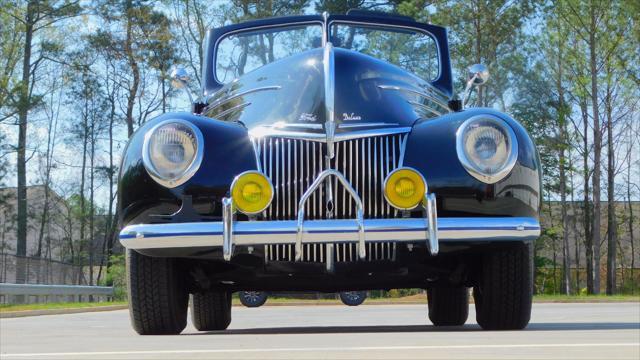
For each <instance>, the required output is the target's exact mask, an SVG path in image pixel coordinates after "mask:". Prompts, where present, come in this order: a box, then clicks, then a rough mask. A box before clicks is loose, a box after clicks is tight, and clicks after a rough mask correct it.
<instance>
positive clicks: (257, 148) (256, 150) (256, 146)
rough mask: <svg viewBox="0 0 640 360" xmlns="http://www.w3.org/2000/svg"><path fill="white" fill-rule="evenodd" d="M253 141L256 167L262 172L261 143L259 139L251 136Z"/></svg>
mask: <svg viewBox="0 0 640 360" xmlns="http://www.w3.org/2000/svg"><path fill="white" fill-rule="evenodd" d="M250 141H251V146H252V147H253V155H254V156H255V158H256V168H257V170H258V172H260V173H261V172H262V161H260V151H261V149H260V144H259V143H258V140H256V139H254V138H250Z"/></svg>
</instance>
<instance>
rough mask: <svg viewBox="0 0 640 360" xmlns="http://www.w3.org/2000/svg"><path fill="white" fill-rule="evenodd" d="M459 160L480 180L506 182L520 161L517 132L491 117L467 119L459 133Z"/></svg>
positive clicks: (457, 137)
mask: <svg viewBox="0 0 640 360" xmlns="http://www.w3.org/2000/svg"><path fill="white" fill-rule="evenodd" d="M456 149H457V152H458V159H459V160H460V163H462V165H463V166H464V168H465V169H466V170H467V172H468V173H469V174H471V175H472V176H473V177H475V178H476V179H478V180H480V181H482V182H484V183H487V184H494V183H496V182H498V181H500V180H502V179H504V178H505V177H506V176H507V175H508V174H509V173H510V172H511V170H512V169H513V166H514V165H515V164H516V160H517V159H518V141H517V140H516V135H515V133H514V132H513V129H511V127H510V126H509V125H508V124H507V123H505V122H504V121H503V120H501V119H499V118H497V117H495V116H491V115H479V116H474V117H472V118H469V119H468V120H466V121H465V122H464V123H462V125H461V126H460V128H458V132H457V133H456Z"/></svg>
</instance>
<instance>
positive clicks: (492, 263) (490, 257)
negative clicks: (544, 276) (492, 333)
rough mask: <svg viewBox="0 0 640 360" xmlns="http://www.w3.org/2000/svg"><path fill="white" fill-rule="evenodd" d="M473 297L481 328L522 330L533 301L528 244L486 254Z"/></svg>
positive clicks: (530, 254) (531, 267)
mask: <svg viewBox="0 0 640 360" xmlns="http://www.w3.org/2000/svg"><path fill="white" fill-rule="evenodd" d="M473 297H474V300H475V306H476V320H477V322H478V324H479V325H480V326H481V327H482V328H483V329H485V330H519V329H524V328H525V327H526V326H527V324H528V323H529V319H530V318H531V304H532V301H533V251H532V249H531V245H528V244H517V245H513V246H510V247H508V248H504V249H501V250H496V251H493V252H490V253H487V254H485V255H484V256H483V258H482V267H481V274H480V278H479V279H478V281H477V285H476V286H475V287H474V288H473Z"/></svg>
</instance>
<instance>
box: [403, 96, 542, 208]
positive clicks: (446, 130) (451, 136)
mask: <svg viewBox="0 0 640 360" xmlns="http://www.w3.org/2000/svg"><path fill="white" fill-rule="evenodd" d="M481 114H490V115H494V116H497V117H499V118H500V119H502V120H504V121H505V122H506V123H507V124H509V126H511V128H512V129H513V131H514V132H515V134H516V138H517V140H518V160H517V162H516V165H515V166H514V168H513V170H512V171H511V173H510V174H509V175H507V176H506V177H505V178H504V179H502V180H501V181H499V182H497V183H495V184H485V183H483V182H481V181H479V180H477V179H475V178H474V177H472V176H471V175H469V173H468V172H467V171H466V170H465V168H464V167H463V166H462V164H461V163H460V161H459V160H458V156H457V152H456V131H457V130H458V127H459V126H460V125H461V124H462V123H463V122H464V121H465V120H467V119H469V118H470V117H472V116H475V115H481ZM404 165H405V166H409V167H413V168H415V169H416V170H418V171H420V172H421V173H422V174H423V176H424V177H425V179H426V181H427V184H428V187H429V192H433V193H435V194H436V196H437V202H438V216H446V217H456V216H523V217H535V218H537V217H538V213H539V210H540V199H541V193H540V189H541V172H540V171H541V170H540V162H539V160H538V156H537V150H536V147H535V145H534V143H533V141H532V140H531V137H530V136H529V135H528V134H527V132H526V130H525V129H524V128H523V127H522V125H520V124H519V123H518V122H517V121H515V120H513V119H512V118H510V117H509V116H507V115H505V114H503V113H500V112H497V111H495V110H492V109H484V108H475V109H469V110H465V111H462V112H456V113H451V114H447V115H444V116H441V117H439V118H437V119H431V120H424V121H419V122H418V123H416V125H414V127H413V129H412V131H411V133H410V135H409V138H408V139H407V146H406V151H405V160H404Z"/></svg>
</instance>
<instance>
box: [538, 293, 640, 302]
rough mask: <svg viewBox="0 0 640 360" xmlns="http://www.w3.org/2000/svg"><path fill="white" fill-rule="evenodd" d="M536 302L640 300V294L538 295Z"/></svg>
mask: <svg viewBox="0 0 640 360" xmlns="http://www.w3.org/2000/svg"><path fill="white" fill-rule="evenodd" d="M533 301H534V302H640V295H560V294H550V295H547V294H545V295H536V296H534V298H533Z"/></svg>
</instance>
